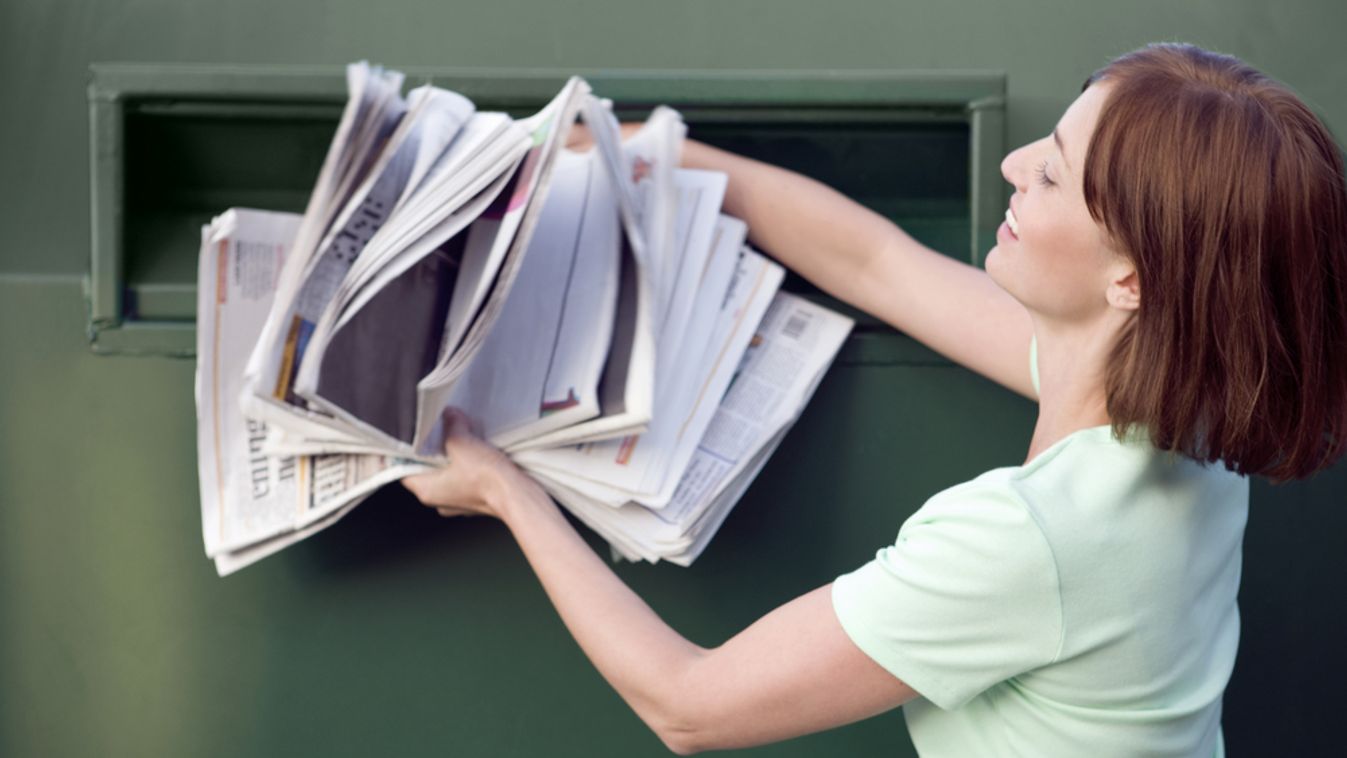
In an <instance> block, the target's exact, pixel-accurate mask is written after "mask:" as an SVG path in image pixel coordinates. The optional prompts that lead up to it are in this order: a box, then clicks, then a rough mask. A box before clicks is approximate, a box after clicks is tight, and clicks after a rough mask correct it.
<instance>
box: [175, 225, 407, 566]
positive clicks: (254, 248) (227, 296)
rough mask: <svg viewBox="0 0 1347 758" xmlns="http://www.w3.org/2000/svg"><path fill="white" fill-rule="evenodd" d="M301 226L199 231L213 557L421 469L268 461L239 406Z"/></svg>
mask: <svg viewBox="0 0 1347 758" xmlns="http://www.w3.org/2000/svg"><path fill="white" fill-rule="evenodd" d="M299 223H300V217H299V216H298V215H295V214H288V213H271V212H267V211H252V210H243V209H234V210H231V211H229V212H227V213H225V214H224V215H222V216H220V217H219V218H217V219H215V220H214V221H213V222H212V223H211V224H210V225H209V226H207V227H205V228H204V229H203V230H202V247H201V254H200V267H199V270H198V322H197V356H198V364H197V379H196V395H197V429H198V468H199V474H200V482H201V514H202V533H203V537H204V541H205V547H206V554H207V555H208V556H211V557H217V556H221V555H225V554H227V553H229V552H231V551H236V550H240V549H242V548H244V547H247V546H256V545H258V544H260V543H263V542H265V541H267V540H269V539H272V538H275V537H278V536H283V535H285V534H287V533H290V532H293V531H294V530H296V529H300V528H303V527H305V526H307V525H309V524H313V523H317V522H320V521H323V520H324V519H325V517H327V516H329V515H330V514H332V513H334V512H335V511H337V510H339V509H341V508H342V506H343V505H345V504H347V503H349V502H352V501H353V500H355V499H357V498H359V497H361V496H363V495H364V494H366V493H368V492H371V491H373V490H374V489H375V488H377V487H379V486H381V485H382V484H384V483H386V482H389V481H393V480H395V479H399V478H401V477H403V476H407V475H408V474H411V473H415V472H418V471H423V470H426V469H425V467H423V466H420V465H408V464H407V463H405V462H401V461H397V460H395V459H393V458H389V457H386V456H379V455H344V454H343V455H318V456H295V457H284V456H280V457H278V456H271V455H267V454H266V453H265V452H264V450H263V444H264V442H265V440H266V437H267V425H266V424H265V423H264V422H261V421H258V420H255V419H248V418H246V417H244V415H243V413H242V411H241V409H240V408H239V396H240V394H241V389H242V387H243V366H244V363H245V361H246V360H247V357H248V354H249V352H250V351H251V350H252V347H253V344H254V342H255V341H256V340H257V337H258V335H259V333H260V332H261V329H262V324H263V322H264V321H265V320H266V316H267V312H268V309H269V307H270V305H271V299H272V297H273V295H274V292H275V286H276V277H277V275H278V274H279V272H280V270H281V267H282V265H283V262H284V258H285V255H286V254H287V253H288V252H289V246H290V244H291V241H292V239H293V238H294V235H295V233H296V232H297V231H298V228H299ZM259 557H260V556H259Z"/></svg>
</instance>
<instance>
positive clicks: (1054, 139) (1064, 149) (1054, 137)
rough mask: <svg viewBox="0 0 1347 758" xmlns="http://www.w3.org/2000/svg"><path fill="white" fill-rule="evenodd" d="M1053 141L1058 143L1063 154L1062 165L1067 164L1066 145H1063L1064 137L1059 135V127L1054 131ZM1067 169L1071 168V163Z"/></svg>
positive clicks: (1067, 165)
mask: <svg viewBox="0 0 1347 758" xmlns="http://www.w3.org/2000/svg"><path fill="white" fill-rule="evenodd" d="M1052 141H1053V142H1056V143H1057V150H1058V151H1060V152H1061V154H1062V163H1066V145H1063V144H1062V136H1061V135H1060V134H1058V133H1057V127H1053V129H1052ZM1066 167H1067V168H1071V164H1070V163H1066Z"/></svg>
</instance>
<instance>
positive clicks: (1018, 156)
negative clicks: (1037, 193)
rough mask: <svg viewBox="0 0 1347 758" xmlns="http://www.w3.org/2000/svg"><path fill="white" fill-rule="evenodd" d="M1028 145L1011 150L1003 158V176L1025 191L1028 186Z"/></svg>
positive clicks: (1019, 189) (1015, 186)
mask: <svg viewBox="0 0 1347 758" xmlns="http://www.w3.org/2000/svg"><path fill="white" fill-rule="evenodd" d="M1026 148H1028V145H1025V146H1023V147H1020V148H1018V149H1016V150H1012V151H1010V154H1009V155H1007V156H1006V157H1005V158H1003V159H1002V160H1001V176H1002V177H1003V178H1004V179H1005V180H1006V181H1007V182H1009V183H1010V186H1012V187H1014V188H1015V189H1016V190H1018V191H1020V192H1024V191H1025V190H1026V189H1027V186H1026V184H1025V181H1024V176H1025V162H1026V153H1025V149H1026Z"/></svg>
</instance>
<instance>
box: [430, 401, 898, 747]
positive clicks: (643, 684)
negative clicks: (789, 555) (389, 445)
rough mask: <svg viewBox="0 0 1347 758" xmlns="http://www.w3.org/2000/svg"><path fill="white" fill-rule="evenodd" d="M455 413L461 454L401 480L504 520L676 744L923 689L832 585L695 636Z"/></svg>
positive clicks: (742, 734)
mask: <svg viewBox="0 0 1347 758" xmlns="http://www.w3.org/2000/svg"><path fill="white" fill-rule="evenodd" d="M447 421H448V423H449V430H450V431H449V434H448V443H447V444H446V451H447V453H448V455H449V459H450V460H451V461H453V463H452V464H451V465H450V466H448V467H447V468H445V469H443V470H440V471H437V472H434V473H430V474H423V475H420V476H416V477H410V478H408V479H407V480H404V483H405V484H406V486H407V488H408V489H409V490H411V492H412V493H413V494H414V495H416V496H417V498H418V499H420V500H421V501H422V502H423V503H425V504H427V505H431V506H435V507H437V508H439V509H440V511H441V513H444V514H445V515H455V514H470V513H479V514H487V515H492V516H496V517H498V518H500V519H501V520H502V521H503V522H504V523H505V525H506V526H507V527H508V528H509V529H510V532H511V533H512V534H513V535H514V537H515V540H516V541H517V542H518V543H519V546H520V548H521V549H522V550H523V552H524V556H525V557H526V558H527V559H528V561H529V564H530V565H531V566H532V567H533V570H534V572H535V573H536V574H537V575H538V579H539V580H540V581H541V582H542V585H543V589H544V590H545V591H546V592H547V595H548V597H549V598H551V600H552V603H553V605H555V606H556V609H557V612H558V613H559V614H560V615H561V619H562V621H563V623H565V624H566V627H567V628H568V629H569V630H570V632H571V634H572V635H573V636H574V637H575V639H576V641H577V642H578V643H579V644H580V647H581V649H582V650H584V652H585V654H586V655H587V656H588V657H589V659H590V660H591V661H592V662H593V663H594V666H595V667H596V668H597V669H598V670H599V673H601V674H602V675H603V677H604V678H605V679H607V680H608V682H609V683H610V684H611V685H613V688H614V689H616V690H617V692H618V694H620V695H621V696H622V698H623V699H624V700H626V702H627V703H628V704H629V705H630V706H631V707H632V709H633V710H635V711H636V713H637V715H638V716H640V717H641V719H642V720H643V721H645V723H646V724H648V725H649V726H650V727H651V729H653V730H654V731H655V733H656V734H657V735H658V736H659V737H660V739H661V740H662V741H663V742H664V743H665V744H666V745H667V746H668V747H669V748H670V749H671V750H673V751H674V752H676V753H680V754H687V753H692V752H696V751H698V750H706V749H711V748H729V747H745V746H749V745H758V744H762V743H766V742H774V741H778V740H783V739H787V738H790V737H795V736H798V735H801V734H807V733H810V732H817V731H822V730H824V729H829V728H831V727H835V726H840V725H842V724H847V723H850V722H853V721H858V720H860V719H863V718H867V717H869V716H873V715H875V714H878V713H882V712H883V711H886V710H889V709H891V708H895V707H897V706H899V705H902V704H903V703H904V702H906V701H908V700H910V699H911V698H913V697H916V695H917V693H915V692H914V691H913V690H912V689H911V688H909V687H908V686H907V685H905V684H904V683H903V682H901V681H899V680H898V679H897V678H895V677H894V676H893V675H892V674H890V673H889V672H887V671H886V670H884V669H883V668H881V667H880V666H879V665H878V664H877V663H875V662H874V661H873V660H871V659H870V657H869V656H867V655H866V654H865V653H864V652H862V651H861V650H860V649H859V648H857V647H856V645H855V644H854V643H853V642H852V641H851V639H850V638H849V637H848V636H847V634H846V632H845V631H843V629H842V627H841V624H840V623H839V622H838V620H837V617H836V615H835V614H834V612H833V608H832V601H831V595H830V589H831V587H830V586H824V587H820V588H819V589H816V590H814V591H812V592H809V593H807V594H805V595H802V596H800V597H798V598H796V599H794V600H792V601H790V602H789V603H786V604H785V605H783V606H781V607H779V608H777V609H776V610H774V611H772V612H771V613H768V614H767V615H766V616H764V617H762V618H761V619H759V620H758V621H756V622H754V623H753V624H752V625H751V626H749V627H748V628H747V629H745V630H744V631H742V632H740V633H739V634H737V635H735V636H734V637H733V638H732V639H730V640H729V641H727V642H725V643H724V644H723V645H720V646H719V647H716V648H713V649H706V648H702V647H700V646H697V645H694V644H693V643H691V642H689V641H688V640H687V639H685V638H684V637H682V636H681V635H679V634H678V633H677V632H675V631H674V630H673V629H672V628H670V627H669V625H668V624H665V623H664V621H662V620H661V619H660V618H659V616H658V615H656V614H655V612H654V611H653V610H651V608H650V606H648V605H646V603H645V602H644V601H642V600H641V599H640V597H638V596H637V595H636V593H635V592H633V591H632V590H631V589H630V588H628V587H627V586H626V585H625V584H624V583H623V582H622V580H621V579H619V578H618V577H617V575H616V574H615V573H613V571H612V569H610V568H609V567H608V565H607V564H606V563H605V562H604V561H603V560H602V559H601V558H600V557H599V556H598V555H596V554H595V553H594V551H593V550H591V549H590V547H589V545H588V544H587V543H586V542H585V541H584V540H583V539H582V538H581V537H580V535H579V534H577V533H576V531H575V529H574V528H573V527H572V526H571V524H570V522H569V521H567V520H566V518H565V517H564V516H563V515H562V514H561V512H560V510H559V509H558V508H557V506H556V504H555V503H553V502H552V499H551V498H550V497H549V496H548V495H547V493H546V492H544V491H543V490H542V488H541V487H540V486H539V485H538V484H537V482H535V481H533V480H532V479H530V478H529V477H528V476H527V475H525V474H524V473H523V472H521V471H520V470H519V469H518V468H517V467H516V466H515V465H514V463H513V462H511V461H510V460H509V459H508V458H506V457H505V456H504V455H503V454H502V453H500V451H498V450H496V449H495V448H493V447H491V446H490V445H489V444H487V443H486V442H483V441H482V440H480V439H478V438H477V437H476V436H475V435H473V434H472V433H471V432H469V431H468V429H467V421H466V419H465V418H464V417H462V416H461V415H451V416H449V417H447Z"/></svg>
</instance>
